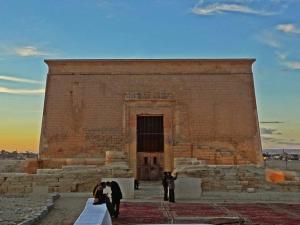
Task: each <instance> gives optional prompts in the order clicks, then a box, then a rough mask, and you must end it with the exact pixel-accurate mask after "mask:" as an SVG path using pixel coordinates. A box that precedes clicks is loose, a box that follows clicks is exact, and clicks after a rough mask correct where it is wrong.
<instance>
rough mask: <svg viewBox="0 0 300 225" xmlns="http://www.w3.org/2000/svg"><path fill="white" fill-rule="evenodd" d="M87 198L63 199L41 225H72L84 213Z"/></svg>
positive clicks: (56, 203)
mask: <svg viewBox="0 0 300 225" xmlns="http://www.w3.org/2000/svg"><path fill="white" fill-rule="evenodd" d="M86 200H87V198H86V197H76V198H74V197H61V198H59V199H58V200H57V201H56V202H55V205H54V208H53V209H52V210H51V211H50V212H49V214H48V215H47V217H46V218H44V219H43V220H41V221H40V222H39V223H38V224H39V225H71V224H74V222H75V220H76V219H77V217H78V216H79V215H80V213H81V212H82V210H83V208H84V206H85V203H86Z"/></svg>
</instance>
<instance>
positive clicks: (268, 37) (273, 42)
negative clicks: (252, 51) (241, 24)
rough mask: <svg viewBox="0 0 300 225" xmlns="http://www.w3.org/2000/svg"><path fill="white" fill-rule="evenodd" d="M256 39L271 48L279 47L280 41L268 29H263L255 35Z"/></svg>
mask: <svg viewBox="0 0 300 225" xmlns="http://www.w3.org/2000/svg"><path fill="white" fill-rule="evenodd" d="M256 37H257V39H258V40H259V41H260V42H261V43H263V44H266V45H269V46H270V47H272V48H280V47H281V43H280V41H279V40H278V39H277V37H276V36H275V35H274V34H273V33H272V32H270V31H263V32H262V33H261V34H259V35H257V36H256Z"/></svg>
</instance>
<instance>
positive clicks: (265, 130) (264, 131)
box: [260, 127, 282, 135]
mask: <svg viewBox="0 0 300 225" xmlns="http://www.w3.org/2000/svg"><path fill="white" fill-rule="evenodd" d="M260 132H261V133H262V134H277V135H281V134H282V133H280V132H278V130H277V129H273V128H264V127H262V128H260Z"/></svg>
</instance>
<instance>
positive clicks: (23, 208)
mask: <svg viewBox="0 0 300 225" xmlns="http://www.w3.org/2000/svg"><path fill="white" fill-rule="evenodd" d="M58 198H59V195H58V194H56V193H55V194H51V195H50V196H44V197H42V196H40V198H32V196H26V197H6V196H1V197H0V208H1V211H0V225H15V224H19V225H32V224H34V223H36V222H37V221H39V220H41V219H42V218H44V217H45V216H46V215H47V214H48V212H49V211H50V210H51V209H52V208H53V206H54V201H55V200H56V199H58Z"/></svg>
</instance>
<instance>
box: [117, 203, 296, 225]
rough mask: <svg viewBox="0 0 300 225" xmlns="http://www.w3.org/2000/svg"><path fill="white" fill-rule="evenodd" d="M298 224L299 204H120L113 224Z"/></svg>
mask: <svg viewBox="0 0 300 225" xmlns="http://www.w3.org/2000/svg"><path fill="white" fill-rule="evenodd" d="M145 223H147V224H159V223H189V224H195V223H211V224H225V223H227V224H244V225H300V204H261V203H259V204H254V203H249V204H245V203H243V204H212V203H211V204H204V203H172V204H170V203H164V204H161V203H132V202H131V203H128V202H125V203H121V208H120V215H119V218H118V219H113V224H116V225H121V224H145Z"/></svg>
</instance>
